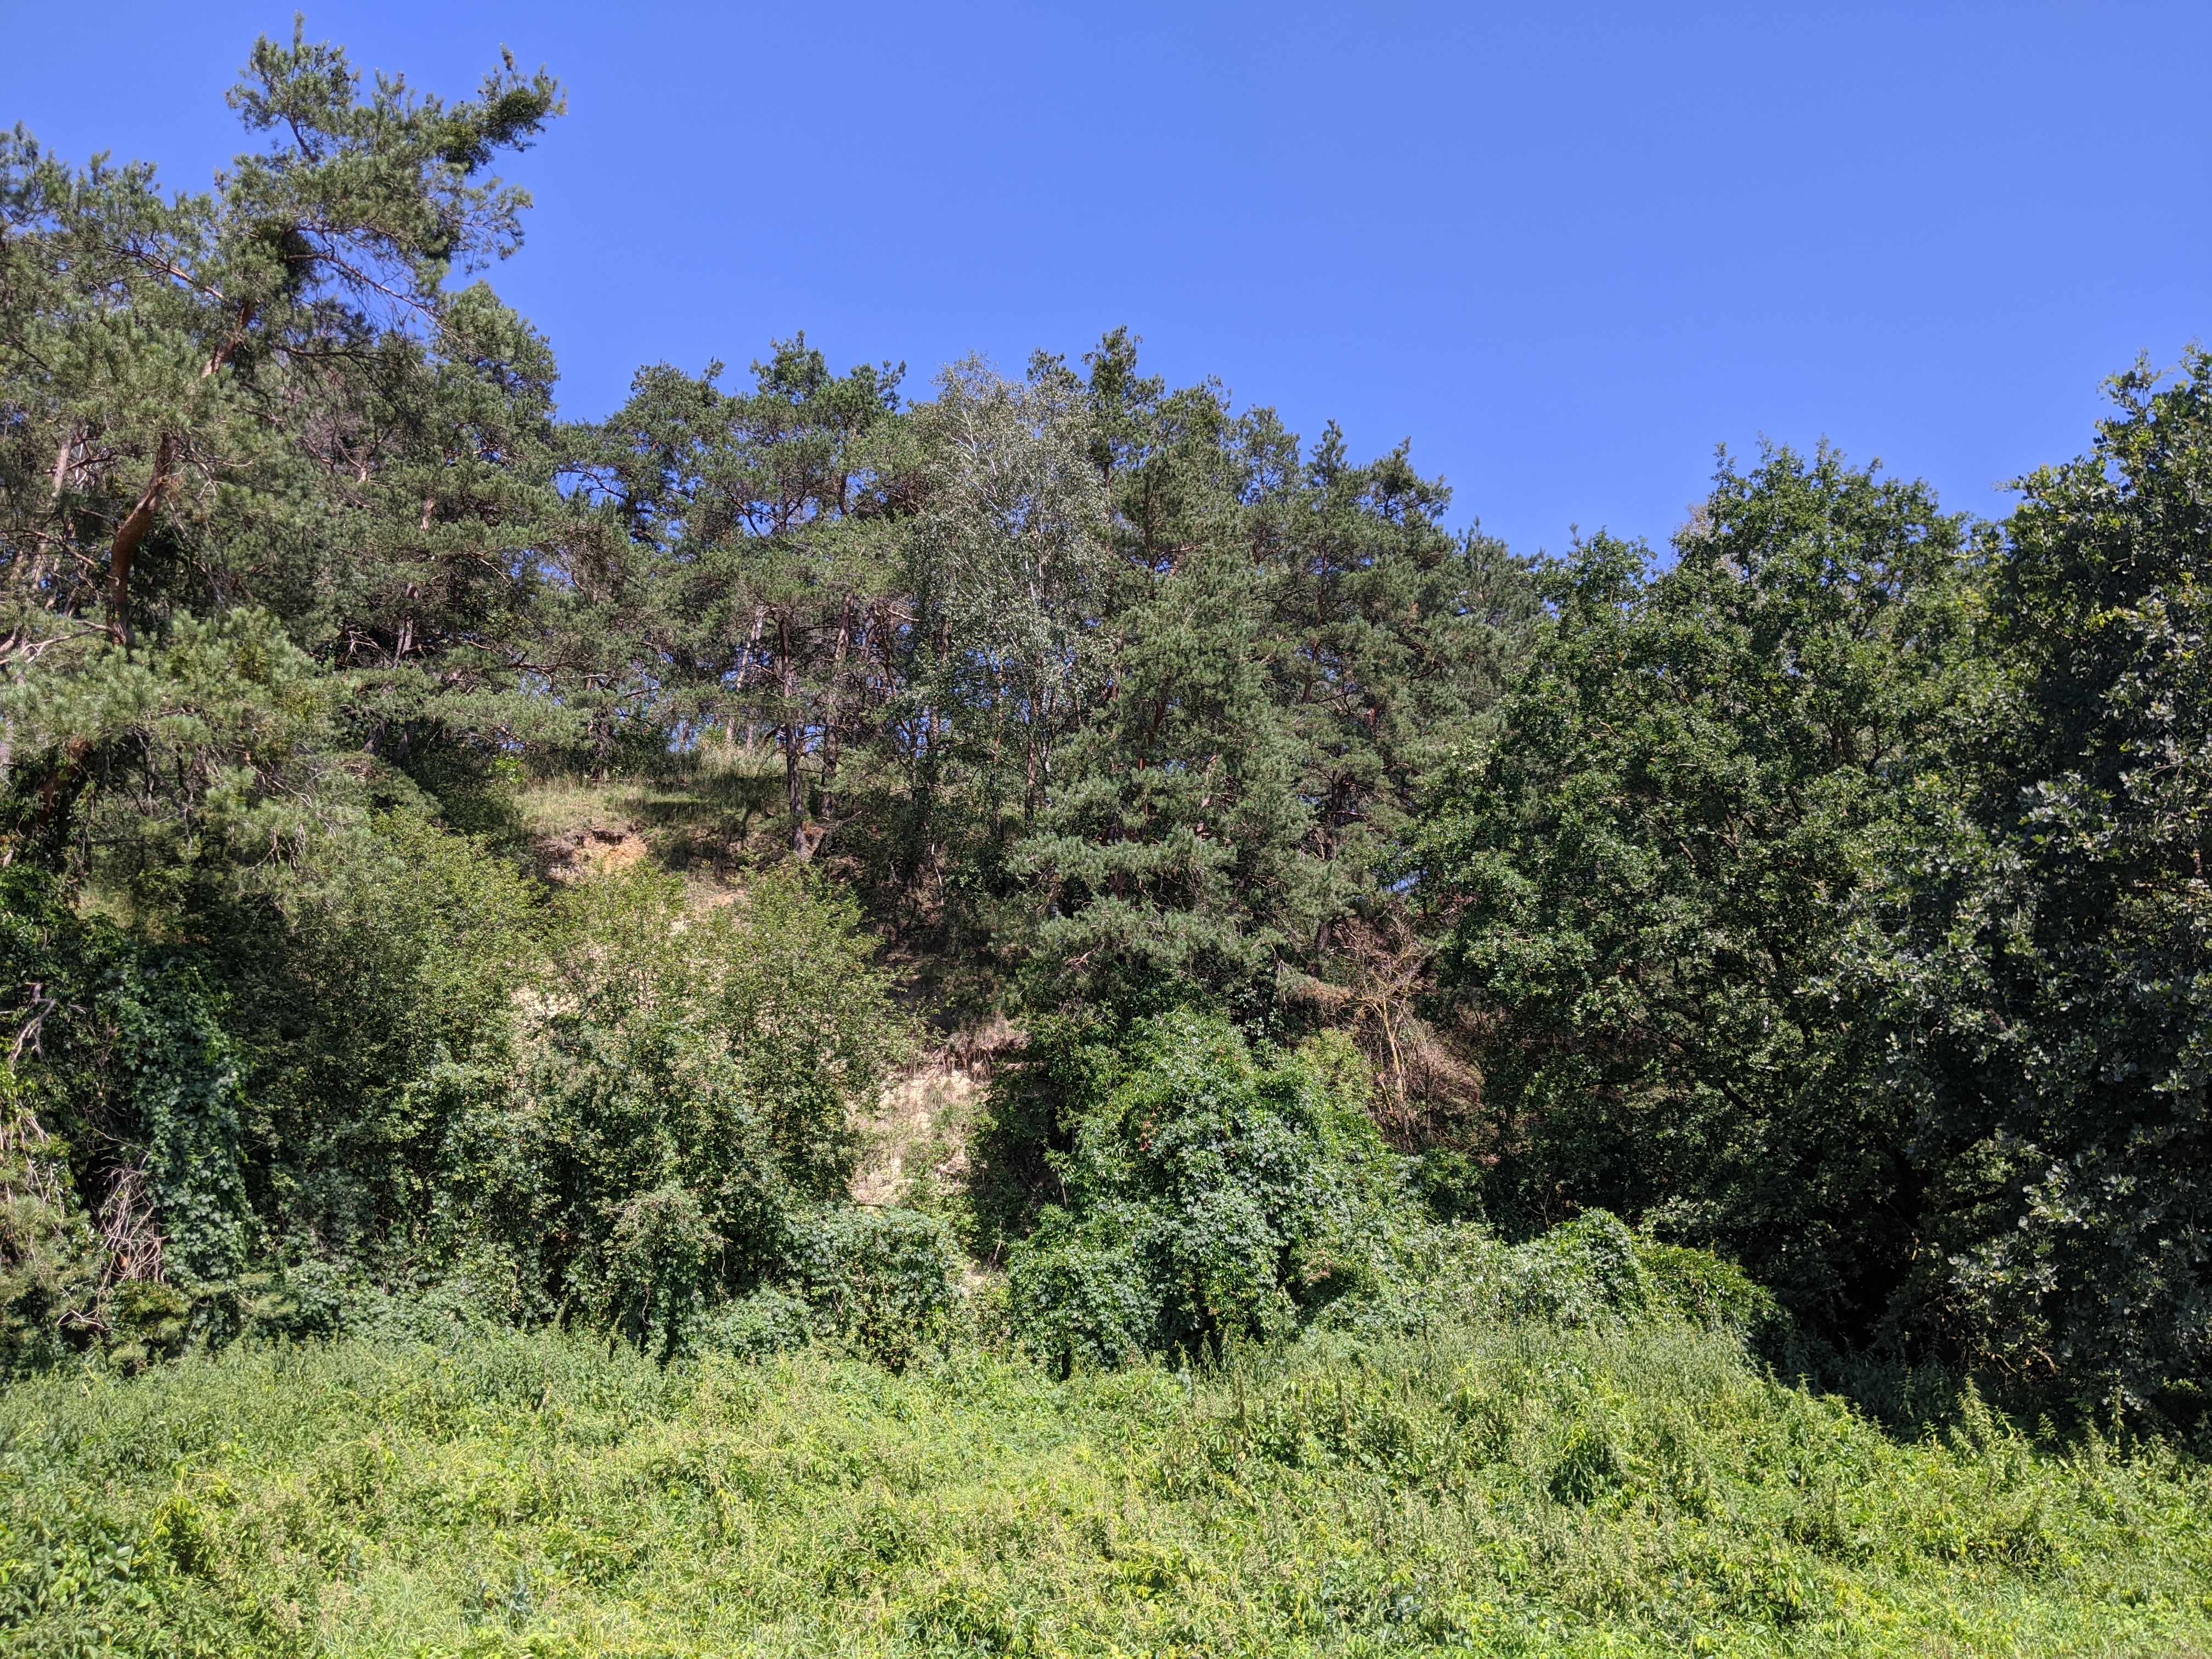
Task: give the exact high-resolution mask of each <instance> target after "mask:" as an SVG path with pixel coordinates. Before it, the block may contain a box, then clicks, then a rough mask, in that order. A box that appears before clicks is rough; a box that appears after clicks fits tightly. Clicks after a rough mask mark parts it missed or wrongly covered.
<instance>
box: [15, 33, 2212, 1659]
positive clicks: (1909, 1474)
mask: <svg viewBox="0 0 2212 1659" xmlns="http://www.w3.org/2000/svg"><path fill="white" fill-rule="evenodd" d="M231 100H232V103H233V105H234V107H235V108H236V109H237V111H238V112H239V113H240V117H241V118H242V120H243V121H244V123H245V125H246V128H247V130H248V132H249V134H251V135H252V137H253V141H254V142H256V143H260V144H261V146H262V148H261V149H258V150H256V151H254V152H252V153H251V154H249V155H245V156H242V157H241V158H240V160H239V161H237V162H236V163H235V164H234V167H232V168H231V169H229V170H228V172H226V173H223V174H222V175H220V176H219V177H218V179H216V182H215V184H214V185H213V187H212V188H211V189H210V190H208V191H203V192H191V191H185V192H173V191H169V190H167V188H166V187H164V186H162V185H161V184H160V183H159V182H158V181H157V179H156V177H155V173H154V171H153V169H152V168H151V167H149V166H144V165H140V164H131V165H129V166H116V165H113V164H112V163H110V162H108V161H105V160H100V161H94V162H92V163H90V164H88V165H85V166H82V167H74V166H70V165H68V164H65V163H64V162H63V161H59V160H58V159H57V158H54V157H52V156H51V155H47V154H46V153H45V152H44V151H42V150H41V149H40V148H39V147H38V146H37V144H36V143H34V142H33V139H32V138H31V137H29V136H28V135H27V134H26V133H24V132H22V131H20V130H18V131H16V132H15V133H14V134H13V135H12V136H11V137H6V138H4V139H0V611H4V615H0V661H3V662H4V665H5V670H6V671H5V677H4V684H0V1010H4V1019H0V1042H5V1044H6V1048H5V1052H4V1054H0V1370H4V1374H5V1376H6V1377H7V1378H8V1379H9V1381H8V1383H7V1389H6V1393H5V1395H4V1398H0V1487H4V1500H0V1502H4V1507H0V1635H4V1637H5V1639H6V1641H7V1642H8V1644H10V1645H11V1647H13V1648H15V1649H19V1650H23V1651H27V1652H52V1653H94V1652H134V1653H135V1652H147V1653H154V1652H162V1653H173V1652H182V1651H208V1652H224V1653H231V1652H251V1651H264V1650H266V1651H271V1652H276V1651H283V1652H291V1651H309V1650H337V1651H354V1650H358V1651H362V1652H385V1651H392V1652H408V1653H415V1654H429V1653H434V1652H444V1651H454V1652H462V1651H466V1652H482V1653H493V1652H507V1651H515V1652H532V1653H556V1652H579V1653H582V1652H594V1653H596V1652H605V1651H637V1652H694V1651H698V1652H706V1651H713V1652H725V1651H733V1650H734V1651H748V1650H757V1651H761V1652H809V1651H816V1650H832V1649H834V1650H837V1651H848V1650H850V1651H862V1650H866V1651H878V1650H880V1651H915V1652H931V1651H940V1650H942V1651H969V1650H975V1651H993V1652H1022V1653H1046V1652H1058V1651H1067V1652H1106V1651H1139V1650H1141V1651H1146V1652H1154V1651H1158V1652H1167V1651H1206V1652H1215V1651H1231V1650H1262V1649H1264V1650H1290V1651H1298V1650H1314V1651H1323V1650H1326V1651H1346V1652H1360V1651H1367V1650H1381V1649H1383V1648H1398V1647H1407V1648H1415V1649H1419V1648H1423V1647H1452V1646H1457V1647H1468V1648H1472V1649H1474V1650H1496V1651H1500V1652H1527V1653H1554V1652H1574V1651H1589V1652H1594V1653H1595V1652H1625V1653H1635V1652H1643V1651H1647V1650H1648V1651H1651V1652H1654V1653H1656V1652H1659V1651H1669V1652H1674V1651H1682V1650H1689V1651H1692V1652H1716V1651H1745V1652H1752V1651H1790V1652H1798V1651H1802V1652H1806V1653H1824V1652H1830V1651H1833V1652H1838V1653H1845V1652H1849V1653H1863V1652H1883V1651H1893V1650H1894V1651H1900V1652H1903V1651H1911V1652H1940V1651H1974V1652H1980V1651H1990V1652H2008V1653H2011V1652H2038V1653H2040V1652H2085V1653H2086V1652H2097V1653H2123V1652H2142V1653H2161V1654H2172V1653H2179V1652H2191V1651H2197V1650H2201V1649H2202V1647H2203V1644H2205V1643H2206V1641H2207V1639H2208V1638H2207V1636H2206V1632H2207V1631H2208V1629H2212V1600H2208V1599H2207V1597H2206V1596H2205V1595H2204V1593H2203V1590H2204V1585H2205V1583H2207V1579H2206V1577H2205V1575H2206V1570H2207V1567H2208V1565H2212V1563H2208V1561H2207V1559H2206V1556H2205V1544H2204V1540H2205V1539H2206V1538H2207V1537H2212V1529H2208V1524H2207V1523H2208V1522H2212V1514H2208V1509H2212V1486H2208V1484H2207V1478H2206V1476H2205V1474H2204V1473H2203V1465H2202V1463H2201V1462H2199V1461H2198V1460H2199V1459H2200V1458H2201V1457H2202V1455H2203V1453H2204V1452H2205V1450H2206V1449H2207V1439H2208V1436H2212V1419H2208V1417H2207V1415H2206V1413H2207V1411H2208V1409H2209V1408H2212V1407H2208V1402H2207V1401H2206V1398H2205V1389H2206V1385H2207V1382H2208V1375H2212V1313H2208V1310H2212V1147H2208V1144H2207V1136H2208V1129H2212V1125H2208V1118H2207V1106H2206V1092H2205V1090H2206V1073H2207V1068H2208V1066H2212V1060H2208V1054H2212V1011H2208V1005H2207V1000H2206V994H2205V991H2204V987H2205V986H2207V985H2212V908H2208V906H2212V900H2208V889H2207V886H2206V881H2205V875H2204V868H2203V859H2204V852H2205V844H2206V840H2207V816H2206V813H2205V811H2204V807H2203V802H2204V801H2205V800H2206V799H2208V790H2209V789H2212V686H2208V685H2207V684H2206V683H2205V680H2204V678H2203V676H2204V665H2203V650H2202V649H2201V646H2202V641H2201V637H2200V636H2201V635H2202V633H2203V625H2202V619H2201V617H2199V615H2198V611H2200V609H2201V608H2202V606H2203V603H2204V602H2203V598H2202V596H2201V594H2200V592H2199V589H2200V586H2201V585H2203V583H2204V582H2205V581H2206V580H2208V579H2212V568H2208V567H2212V534H2209V533H2208V532H2212V520H2208V519H2207V516H2206V509H2205V507H2203V502H2204V501H2206V500H2208V499H2212V356H2205V355H2203V354H2201V353H2197V352H2192V353H2191V354H2190V355H2189V356H2186V357H2185V358H2184V360H2183V361H2182V362H2181V364H2180V365H2179V368H2178V369H2176V370H2173V371H2171V372H2165V373H2160V372H2156V371H2154V370H2153V369H2151V368H2148V367H2145V366H2138V367H2137V368H2135V369H2132V370H2130V371H2129V372H2127V373H2125V374H2122V375H2120V376H2119V377H2118V378H2117V379H2116V380H2114V381H2113V383H2112V395H2113V406H2112V413H2111V414H2110V416H2109V417H2108V418H2107V419H2106V421H2104V422H2102V423H2101V424H2100V427H2099V428H2097V430H2096V431H2095V432H2094V433H2093V434H2092V435H2089V447H2088V449H2087V453H2085V454H2084V455H2083V456H2081V458H2079V459H2075V460H2072V461H2069V462H2065V463H2063V464H2060V465H2054V466H2052V467H2050V468H2047V469H2045V470H2043V471H2039V472H2037V473H2035V474H2033V475H2032V476H2031V477H2027V478H2025V479H2023V480H2021V481H2020V483H2019V485H2018V489H2019V492H2020V504H2019V506H2018V507H2017V508H2016V509H2015V512H2014V513H2012V514H2011V515H2010V516H2009V517H2008V518H2007V519H2005V520H2002V521H2001V522H1982V521H1978V520H1971V519H1969V518H1968V517H1966V516H1965V515H1961V514H1957V513H1946V512H1945V511H1944V510H1943V509H1942V507H1941V505H1940V504H1939V502H1938V501H1937V500H1936V497H1935V495H1934V493H1933V492H1932V491H1931V490H1930V489H1928V488H1927V487H1926V486H1925V485H1924V484H1921V483H1914V482H1911V481H1908V480H1904V479H1899V478H1894V477H1889V476H1887V475H1886V474H1884V473H1882V472H1881V471H1879V470H1878V469H1871V468H1863V467H1858V466H1856V465H1852V464H1851V463H1850V461H1849V460H1847V459H1846V458H1844V456H1842V455H1840V454H1838V453H1835V452H1834V451H1832V450H1831V449H1829V448H1827V447H1817V448H1815V449H1814V450H1813V451H1811V452H1810V453H1802V452H1797V451H1793V450H1790V449H1788V448H1784V447H1775V448H1772V449H1770V450H1767V451H1765V452H1763V453H1761V454H1760V455H1759V457H1758V458H1757V459H1756V461H1755V462H1753V463H1752V464H1750V465H1740V464H1737V463H1735V462H1733V461H1730V460H1729V459H1727V458H1725V457H1723V460H1722V463H1721V465H1720V467H1719V469H1718V471H1717V475H1716V477H1715V480H1714V483H1713V487H1712V489H1711V494H1710V495H1709V496H1708V498H1707V499H1706V500H1705V502H1703V503H1702V504H1701V505H1700V506H1699V507H1698V508H1696V509H1695V510H1694V511H1693V513H1692V516H1691V518H1690V520H1689V521H1688V522H1687V523H1686V525H1684V526H1682V527H1681V528H1680V531H1679V532H1677V533H1676V534H1675V535H1674V538H1673V541H1672V543H1671V545H1670V546H1669V547H1668V549H1666V550H1663V551H1655V550H1652V549H1651V548H1650V547H1648V546H1646V545H1644V544H1641V543H1631V542H1626V541H1623V540H1620V539H1619V538H1614V537H1612V536H1609V535H1599V536H1596V537H1594V538H1591V539H1589V540H1588V541H1587V542H1577V544H1575V545H1574V547H1573V548H1572V549H1571V550H1570V552H1569V553H1568V554H1567V555H1566V556H1564V557H1560V558H1549V557H1543V556H1521V555H1516V554H1514V553H1512V552H1510V551H1509V550H1507V549H1506V548H1504V546H1503V545H1501V544H1498V542H1497V541H1495V540H1494V539H1492V538H1486V537H1485V536H1483V535H1482V534H1480V532H1465V533H1461V532H1454V531H1452V530H1450V529H1449V527H1448V524H1447V515H1448V513H1449V507H1450V505H1451V502H1450V497H1449V492H1448V491H1447V489H1445V488H1444V486H1443V483H1441V482H1440V481H1437V480H1435V479H1431V478H1426V477H1423V476H1422V475H1421V474H1420V473H1419V471H1416V469H1415V468H1414V466H1413V463H1412V460H1411V458H1410V455H1409V453H1408V452H1407V450H1406V449H1404V448H1402V447H1401V449H1400V450H1398V451H1396V452H1394V453H1390V454H1389V455H1385V456H1383V457H1381V458H1378V459H1371V460H1368V461H1364V462H1363V461H1359V460H1357V459H1354V458H1353V457H1352V455H1351V454H1350V453H1348V452H1347V450H1346V445H1345V443H1344V441H1343V439H1342V438H1341V436H1340V435H1339V434H1338V433H1337V432H1336V431H1335V430H1334V428H1329V429H1328V430H1326V431H1324V433H1323V434H1322V435H1321V437H1320V438H1319V439H1318V440H1317V441H1313V442H1310V443H1308V442H1305V441H1302V440H1301V439H1300V438H1299V437H1297V435H1293V434H1291V433H1290V432H1288V431H1286V430H1285V428H1284V427H1283V425H1282V423H1281V422H1280V421H1279V420H1278V419H1277V417H1276V416H1275V415H1274V414H1273V411H1271V410H1267V409H1265V408H1259V407H1240V406H1238V405H1237V404H1236V403H1235V402H1234V401H1233V400H1232V399H1231V397H1230V396H1229V394H1228V392H1226V391H1225V389H1224V388H1223V387H1221V386H1218V384H1214V383H1212V382H1207V383H1204V384H1201V385H1199V386H1190V387H1185V388H1182V389H1180V390H1176V389H1171V388H1170V387H1169V386H1167V385H1166V384H1165V383H1164V381H1162V380H1158V379H1157V378H1153V377H1151V376H1149V375H1147V374H1145V373H1144V372H1143V371H1142V369H1141V367H1140V363H1139V356H1138V350H1137V342H1136V341H1135V340H1134V339H1133V337H1131V336H1130V335H1129V334H1128V333H1127V331H1121V330H1116V331H1113V332H1111V333H1109V334H1108V335H1106V336H1105V337H1103V339H1102V340H1101V341H1100V342H1099V343H1098V344H1097V347H1096V348H1095V349H1093V350H1091V351H1090V352H1088V353H1086V354H1085V355H1084V356H1083V357H1082V358H1081V360H1080V362H1079V363H1074V364H1071V363H1070V362H1067V361H1066V360H1065V359H1062V358H1060V357H1054V356H1049V355H1044V354H1040V355H1038V356H1036V357H1035V358H1033V359H1032V360H1031V362H1030V363H1029V364H1028V365H1027V367H1026V369H1025V370H1024V372H1023V373H1022V374H1020V375H1018V376H1011V375H1008V374H1003V373H1001V372H1000V370H999V369H998V368H994V367H993V366H992V365H991V364H989V363H987V362H981V361H980V360H969V361H967V362H961V363H957V364H954V365H952V366H951V367H949V368H945V369H944V370H943V371H942V372H941V373H939V374H938V375H937V377H936V379H935V380H933V382H932V383H931V384H930V385H929V386H927V388H926V389H924V390H923V391H922V392H921V395H919V396H916V395H913V394H911V393H910V392H908V388H907V383H906V380H905V377H904V373H903V370H902V368H896V367H894V366H892V365H890V364H881V365H876V366H873V367H869V366H865V365H864V366H861V367H859V368H851V369H848V371H846V372H844V373H842V374H840V373H836V372H833V370H832V368H831V366H830V364H829V360H828V358H827V357H826V356H824V355H823V352H822V351H821V350H820V349H818V348H817V347H815V346H813V345H811V344H809V343H807V341H806V340H805V337H803V336H795V337H793V338H791V339H789V340H785V341H778V342H775V343H773V345H772V347H771V349H769V353H768V354H767V356H765V357H764V358H763V360H761V361H759V362H755V363H754V364H753V365H752V366H751V368H750V373H749V374H746V375H732V374H729V373H728V372H727V371H726V369H725V368H724V367H723V366H721V365H720V364H713V365H708V367H707V368H705V369H704V370H703V371H702V372H701V373H699V374H690V373H687V372H685V371H684V370H681V369H678V368H672V367H670V366H668V365H665V364H662V365H656V366H653V367H649V368H645V369H643V370H641V372H640V373H639V374H638V376H637V378H636V380H635V384H634V386H633V388H632V395H631V397H630V398H629V402H628V403H627V404H625V405H624V406H623V408H622V409H621V410H617V412H616V413H615V414H613V415H612V416H610V417H608V418H607V419H605V420H604V421H598V422H579V421H572V420H565V419H563V418H562V416H560V413H559V411H558V410H557V409H556V404H555V402H554V397H553V391H554V387H555V385H556V366H555V361H554V357H553V354H552V349H551V347H550V344H549V343H548V342H546V341H545V340H544V338H542V337H540V336H539V335H538V333H537V332H536V331H533V330H532V327H531V326H530V325H529V324H528V323H527V322H526V320H525V319H522V318H520V317H519V316H517V315H516V314H515V313H513V312H512V311H511V310H510V309H508V308H507V307H506V306H505V305H504V304H503V303H502V302H501V301H500V300H499V299H498V297H497V295H496V294H495V292H494V290H493V289H491V288H490V286H489V284H488V283H484V282H483V281H482V280H480V279H478V276H477V273H478V272H479V271H480V270H482V269H483V268H484V267H486V266H487V265H488V264H489V263H491V262H493V261H495V260H497V259H501V258H506V257H507V256H508V255H510V254H512V253H513V252H515V251H516V250H517V249H518V247H519V246H520V238H521V228H522V222H523V214H524V210H526V206H527V198H526V196H525V195H524V194H523V193H522V192H520V191H518V190H516V189H514V188H512V187H510V186H508V185H504V184H502V183H501V182H500V180H499V179H497V178H496V177H495V174H494V173H493V168H494V167H495V163H497V162H498V161H499V158H500V157H501V155H505V154H507V153H510V152H512V151H513V150H516V149H520V148H522V147H524V146H526V144H527V143H529V142H530V141H531V140H532V137H534V136H535V135H536V134H537V133H538V132H539V131H541V130H542V129H543V127H544V125H545V124H546V123H547V122H549V121H550V120H552V119H554V118H556V117H557V116H558V115H559V114H560V112H561V111H562V93H561V90H560V88H559V87H558V85H557V84H556V82H554V81H552V80H551V79H550V77H549V76H546V75H544V73H542V72H541V73H538V74H536V75H526V74H524V73H522V72H520V70H518V69H517V68H516V66H515V65H514V64H513V63H512V62H509V63H507V64H503V65H502V66H501V68H500V69H498V70H495V72H494V73H493V74H492V75H491V76H489V77H488V78H487V79H486V81H485V82H484V83H483V87H482V88H480V90H479V92H478V93H477V95H476V96H474V97H472V98H468V99H464V100H458V101H452V102H448V101H445V100H440V99H437V98H435V97H431V96H428V95H427V94H422V93H420V92H418V91H417V90H416V89H415V88H411V87H410V86H408V85H407V84H406V83H405V82H402V81H400V80H398V79H396V78H380V79H378V80H377V81H375V82H374V84H367V83H364V82H362V79H361V78H360V77H359V76H357V75H356V73H355V71H354V70H352V68H351V67H350V66H349V64H348V62H347V60H346V58H345V57H344V55H343V52H340V51H338V50H337V48H335V47H331V46H318V45H314V44H312V43H309V42H307V40H305V38H304V37H303V36H301V37H295V40H293V42H292V43H291V44H289V46H288V45H284V44H281V43H272V42H270V41H266V40H264V41H263V42H261V43H259V44H258V46H256V47H255V49H254V52H253V55H252V59H251V61H250V63H249V64H248V66H247V69H246V73H245V75H244V76H243V78H242V79H241V81H240V83H239V85H238V87H237V88H234V91H233V93H232V94H231ZM2031 1425H2032V1426H2031ZM2191 1643H2195V1644H2197V1647H2191V1645H2190V1644H2191Z"/></svg>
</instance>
